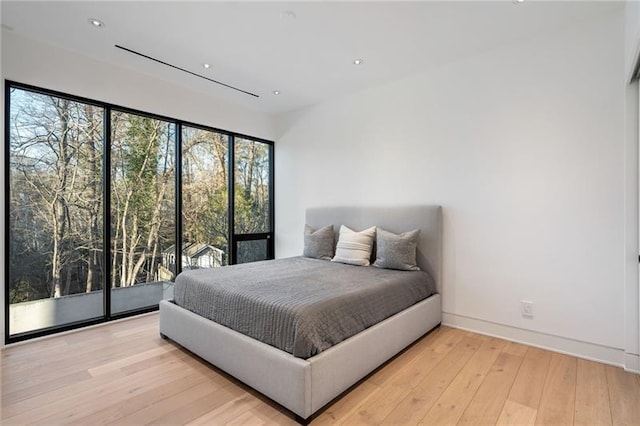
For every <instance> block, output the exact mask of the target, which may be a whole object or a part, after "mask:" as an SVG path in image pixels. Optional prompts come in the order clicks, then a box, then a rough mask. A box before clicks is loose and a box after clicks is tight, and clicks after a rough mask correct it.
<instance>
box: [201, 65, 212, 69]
mask: <svg viewBox="0 0 640 426" xmlns="http://www.w3.org/2000/svg"><path fill="white" fill-rule="evenodd" d="M202 66H203V67H205V68H206V69H209V68H211V65H210V64H202Z"/></svg>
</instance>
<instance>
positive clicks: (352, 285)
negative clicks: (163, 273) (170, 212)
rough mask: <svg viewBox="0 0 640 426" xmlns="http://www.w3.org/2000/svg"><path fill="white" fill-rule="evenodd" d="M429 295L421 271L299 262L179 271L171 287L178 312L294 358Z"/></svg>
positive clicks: (428, 285) (427, 277)
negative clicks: (214, 323)
mask: <svg viewBox="0 0 640 426" xmlns="http://www.w3.org/2000/svg"><path fill="white" fill-rule="evenodd" d="M434 292H435V284H434V281H433V279H432V278H431V276H430V275H429V274H428V273H426V272H422V271H411V272H409V271H394V270H388V269H379V268H375V267H363V266H352V265H344V264H340V263H335V262H328V261H326V260H319V259H309V258H305V257H292V258H287V259H277V260H268V261H263V262H254V263H246V264H242V265H234V266H230V267H224V268H216V269H197V270H191V271H185V272H183V273H181V274H180V275H178V277H177V278H176V283H175V287H174V296H175V303H176V304H178V305H179V306H181V307H183V308H185V309H188V310H190V311H192V312H194V313H197V314H198V315H201V316H203V317H205V318H208V319H210V320H213V321H215V322H217V323H219V324H221V325H224V326H226V327H229V328H231V329H233V330H236V331H238V332H240V333H243V334H245V335H247V336H250V337H253V338H254V339H257V340H260V341H262V342H263V343H266V344H269V345H272V346H275V347H276V348H279V349H281V350H283V351H286V352H289V353H291V354H293V355H294V356H296V357H299V358H309V357H312V356H314V355H316V354H318V353H320V352H322V351H323V350H325V349H327V348H329V347H331V346H333V345H335V344H337V343H339V342H341V341H343V340H345V339H347V338H349V337H351V336H353V335H355V334H357V333H359V332H360V331H362V330H364V329H366V328H368V327H370V326H372V325H374V324H376V323H378V322H380V321H382V320H384V319H386V318H388V317H390V316H392V315H394V314H396V313H398V312H400V311H402V310H404V309H406V308H408V307H409V306H411V305H414V304H415V303H417V302H419V301H421V300H423V299H426V298H427V297H429V296H431V295H432V294H433V293H434ZM203 338H206V336H204V337H203Z"/></svg>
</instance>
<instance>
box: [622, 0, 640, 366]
mask: <svg viewBox="0 0 640 426" xmlns="http://www.w3.org/2000/svg"><path fill="white" fill-rule="evenodd" d="M625 6H626V7H625V18H626V19H625V69H626V75H627V81H629V80H631V79H632V77H633V72H634V71H635V67H636V64H637V61H638V60H640V1H638V0H635V1H627V3H626V5H625ZM638 86H639V84H638V81H637V80H636V81H635V82H634V83H633V84H630V85H628V86H627V91H626V113H625V132H626V136H625V139H626V152H627V155H626V160H627V167H626V168H625V170H626V182H627V191H626V194H627V203H626V206H627V215H626V216H627V220H626V222H627V231H625V237H626V238H627V244H626V253H625V265H626V267H625V281H626V282H625V305H626V306H625V350H626V352H627V353H626V358H625V365H626V366H627V368H629V369H631V370H634V371H637V372H640V312H639V311H640V291H639V289H638V267H639V264H638V258H637V255H638V254H639V253H640V250H639V249H638V220H639V217H638V180H639V176H638V142H639V137H638V135H639V130H638V122H639V121H640V118H639V112H638V97H639V96H638ZM634 162H635V164H633V163H634ZM634 166H635V168H634Z"/></svg>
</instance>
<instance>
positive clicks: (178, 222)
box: [3, 79, 275, 344]
mask: <svg viewBox="0 0 640 426" xmlns="http://www.w3.org/2000/svg"><path fill="white" fill-rule="evenodd" d="M12 89H20V90H25V91H30V92H33V93H37V94H41V95H45V96H55V97H58V98H61V99H66V100H69V101H72V102H79V103H84V104H88V105H92V106H95V107H99V108H102V109H103V148H102V149H103V151H102V155H103V159H102V167H103V171H102V191H103V192H102V196H103V200H104V201H103V229H102V231H103V235H104V237H103V262H104V264H105V265H109V264H110V261H111V238H110V237H109V236H110V235H111V221H110V220H109V217H110V211H111V197H110V192H111V142H112V141H111V132H112V129H111V116H112V112H113V111H117V112H123V113H127V114H135V115H139V116H143V117H147V118H151V119H155V120H162V121H167V122H170V123H173V124H175V135H174V138H175V140H174V143H175V162H176V165H175V189H174V196H175V241H176V244H175V247H176V254H175V256H176V259H181V258H182V244H181V242H182V128H183V126H188V127H192V128H197V129H202V130H206V131H211V132H216V133H220V134H223V135H226V136H228V144H229V145H228V152H229V155H228V159H227V162H228V163H227V165H228V170H230V171H235V138H242V139H245V140H250V141H255V142H260V143H264V144H266V145H268V152H269V227H270V229H269V231H268V232H261V233H254V234H237V233H236V232H235V217H234V204H235V185H234V178H235V173H229V174H228V177H227V179H228V182H227V184H228V191H227V194H228V199H227V206H228V214H229V229H228V240H227V241H228V247H227V250H228V255H229V262H228V263H229V265H233V264H236V259H237V243H238V242H240V241H250V240H262V239H264V240H266V241H267V254H268V259H274V258H275V185H274V183H275V182H274V177H275V170H274V165H275V159H274V157H275V152H274V151H275V149H274V148H275V143H274V142H273V141H271V140H268V139H264V138H259V137H256V136H250V135H246V134H242V133H237V132H233V131H229V130H224V129H220V128H216V127H212V126H207V125H203V124H198V123H193V122H190V121H186V120H181V119H177V118H172V117H168V116H164V115H160V114H154V113H150V112H146V111H141V110H137V109H134V108H129V107H125V106H121V105H116V104H112V103H109V102H103V101H99V100H95V99H90V98H86V97H82V96H77V95H73V94H69V93H64V92H60V91H56V90H51V89H46V88H43V87H38V86H34V85H31V84H25V83H20V82H17V81H14V80H8V79H4V96H5V99H4V107H5V117H4V120H5V121H4V124H5V131H4V139H5V158H4V167H5V170H4V179H5V196H4V203H5V209H7V208H8V207H9V204H10V178H11V164H10V156H11V146H10V143H9V141H10V138H11V133H10V125H11V123H10V118H11V90H12ZM4 229H5V238H4V248H5V259H4V266H5V273H4V278H5V283H4V290H5V294H4V300H3V304H4V308H5V309H4V332H5V339H4V340H5V342H4V343H5V344H11V343H16V342H20V341H24V340H28V339H33V338H37V337H42V336H47V335H51V334H55V333H61V332H65V331H69V330H74V329H78V328H82V327H87V326H90V325H96V324H101V323H106V322H110V321H114V320H118V319H122V318H127V317H131V316H134V315H140V314H144V313H148V312H153V311H157V310H158V309H159V305H153V306H148V307H143V308H140V309H135V310H131V311H126V312H119V313H117V314H112V313H111V292H110V291H106V290H107V289H110V286H109V285H108V284H107V283H110V282H111V270H110V269H109V268H105V271H104V274H103V276H102V279H103V316H102V317H101V318H92V319H88V320H83V321H77V322H72V323H67V324H63V325H58V326H52V327H46V328H41V329H37V330H34V331H28V332H23V333H16V334H13V335H10V334H9V325H10V324H9V322H10V319H11V318H10V303H9V293H10V288H9V285H10V283H9V253H10V239H11V238H10V231H11V229H10V216H9V215H8V213H7V214H5V223H4ZM181 271H182V262H181V261H180V262H179V261H176V275H177V274H179V273H180V272H181Z"/></svg>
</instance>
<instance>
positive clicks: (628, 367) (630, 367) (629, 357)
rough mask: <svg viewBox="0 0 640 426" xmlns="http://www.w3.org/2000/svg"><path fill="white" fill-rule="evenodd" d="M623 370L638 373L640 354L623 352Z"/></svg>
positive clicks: (639, 371) (639, 372) (639, 369)
mask: <svg viewBox="0 0 640 426" xmlns="http://www.w3.org/2000/svg"><path fill="white" fill-rule="evenodd" d="M624 370H625V371H628V372H630V373H636V374H640V355H636V354H629V353H626V354H624Z"/></svg>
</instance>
